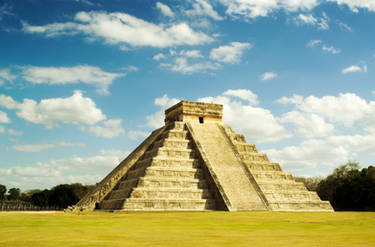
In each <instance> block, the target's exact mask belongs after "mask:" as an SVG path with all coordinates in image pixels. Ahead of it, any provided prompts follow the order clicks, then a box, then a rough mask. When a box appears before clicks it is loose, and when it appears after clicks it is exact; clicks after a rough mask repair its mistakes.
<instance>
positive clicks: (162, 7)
mask: <svg viewBox="0 0 375 247" xmlns="http://www.w3.org/2000/svg"><path fill="white" fill-rule="evenodd" d="M156 8H158V9H159V10H160V12H161V13H162V14H163V15H165V16H168V17H174V13H173V11H172V10H171V8H169V6H168V5H165V4H163V3H161V2H157V3H156Z"/></svg>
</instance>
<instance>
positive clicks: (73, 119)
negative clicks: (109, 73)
mask: <svg viewBox="0 0 375 247" xmlns="http://www.w3.org/2000/svg"><path fill="white" fill-rule="evenodd" d="M0 107H5V108H7V109H15V110H17V113H16V114H17V116H18V117H20V118H23V119H24V120H26V121H28V122H31V123H36V124H43V125H45V126H46V127H53V126H55V125H57V122H63V123H72V124H81V123H83V124H89V125H92V124H96V123H97V122H99V121H102V120H104V119H106V116H105V115H104V114H103V113H102V111H101V110H100V109H98V108H97V107H96V105H95V103H94V101H92V100H91V99H90V98H85V97H83V96H82V92H81V91H74V94H73V95H72V96H70V97H67V98H50V99H42V100H41V101H40V102H39V103H37V102H36V101H34V100H32V99H24V100H23V102H22V103H18V102H16V101H14V100H13V99H12V98H11V97H10V96H6V95H2V94H0Z"/></svg>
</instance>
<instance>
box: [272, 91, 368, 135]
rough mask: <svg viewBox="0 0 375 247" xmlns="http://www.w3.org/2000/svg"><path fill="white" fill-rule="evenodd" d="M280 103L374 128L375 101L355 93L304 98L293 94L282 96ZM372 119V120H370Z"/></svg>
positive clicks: (337, 121)
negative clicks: (288, 96) (291, 95)
mask: <svg viewBox="0 0 375 247" xmlns="http://www.w3.org/2000/svg"><path fill="white" fill-rule="evenodd" d="M278 102H279V103H292V104H295V106H296V108H297V109H298V110H300V111H302V112H305V113H312V114H316V115H318V116H320V117H323V118H324V119H327V120H329V121H330V122H333V123H342V124H344V125H345V126H348V127H349V126H352V125H353V124H354V123H356V122H358V123H361V124H362V125H365V128H369V129H370V128H372V126H375V124H373V123H372V120H375V119H372V118H375V117H372V116H373V114H374V113H375V102H373V101H371V102H369V103H367V102H366V100H364V99H362V98H361V97H359V96H357V95H356V94H353V93H345V94H343V93H341V94H340V95H339V96H337V97H336V96H323V97H321V98H318V97H315V96H309V97H307V98H303V97H302V96H300V95H293V97H292V98H287V97H282V98H281V99H279V100H278ZM370 119H371V120H370Z"/></svg>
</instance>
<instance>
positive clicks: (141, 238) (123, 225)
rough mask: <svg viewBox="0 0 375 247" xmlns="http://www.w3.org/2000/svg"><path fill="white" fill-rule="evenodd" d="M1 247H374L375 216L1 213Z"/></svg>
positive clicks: (340, 214) (369, 214)
mask: <svg viewBox="0 0 375 247" xmlns="http://www.w3.org/2000/svg"><path fill="white" fill-rule="evenodd" d="M0 246H10V247H16V246H22V247H25V246H32V247H39V246H41V247H42V246H54V247H56V246H63V247H68V246H199V247H201V246H228V247H229V246H292V247H295V246H352V247H356V246H375V213H354V212H342V213H338V212H336V213H286V212H238V213H229V212H168V213H164V212H142V213H106V212H94V213H82V214H71V213H12V212H3V213H0Z"/></svg>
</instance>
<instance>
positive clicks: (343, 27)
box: [336, 20, 353, 32]
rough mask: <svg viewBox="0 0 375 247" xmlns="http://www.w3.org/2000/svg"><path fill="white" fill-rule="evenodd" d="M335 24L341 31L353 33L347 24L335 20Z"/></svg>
mask: <svg viewBox="0 0 375 247" xmlns="http://www.w3.org/2000/svg"><path fill="white" fill-rule="evenodd" d="M336 23H337V25H338V26H339V27H340V28H341V29H342V30H345V31H349V32H353V28H351V27H350V26H349V25H348V24H346V23H344V22H342V21H340V20H336Z"/></svg>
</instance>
